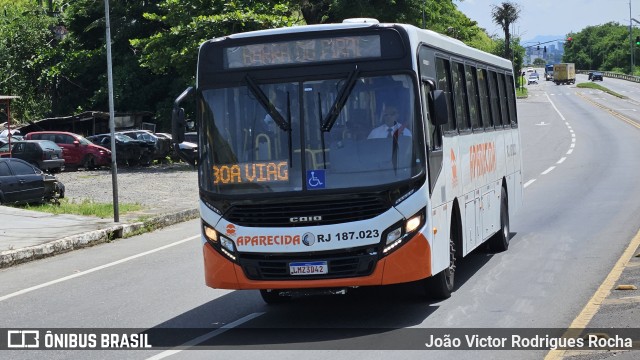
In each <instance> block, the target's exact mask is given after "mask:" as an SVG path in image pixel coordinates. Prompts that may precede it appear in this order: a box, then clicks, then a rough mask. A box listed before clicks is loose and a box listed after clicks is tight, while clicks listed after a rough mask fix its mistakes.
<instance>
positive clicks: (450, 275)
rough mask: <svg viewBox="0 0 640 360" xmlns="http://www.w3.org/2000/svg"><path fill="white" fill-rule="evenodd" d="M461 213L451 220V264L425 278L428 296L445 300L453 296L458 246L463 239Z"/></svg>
mask: <svg viewBox="0 0 640 360" xmlns="http://www.w3.org/2000/svg"><path fill="white" fill-rule="evenodd" d="M459 218H460V217H459V215H457V216H456V217H455V218H454V219H453V220H452V222H451V231H450V232H449V266H448V267H447V268H446V269H444V270H442V271H440V272H439V273H437V274H435V275H433V276H431V277H428V278H426V279H425V290H426V292H427V296H428V297H430V298H432V299H434V300H444V299H448V298H449V297H451V293H452V292H453V288H454V286H455V274H456V255H457V254H458V250H457V246H458V245H459V244H460V243H461V239H462V226H461V224H460V220H459Z"/></svg>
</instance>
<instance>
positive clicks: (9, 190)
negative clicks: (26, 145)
mask: <svg viewBox="0 0 640 360" xmlns="http://www.w3.org/2000/svg"><path fill="white" fill-rule="evenodd" d="M64 192H65V188H64V185H63V184H62V183H61V182H59V181H58V180H57V179H56V178H55V176H53V175H49V174H45V173H43V172H42V170H40V169H38V168H36V167H34V166H33V165H31V164H29V163H28V162H26V161H24V160H21V159H15V158H0V204H25V203H42V202H45V201H49V200H57V199H58V198H63V197H64Z"/></svg>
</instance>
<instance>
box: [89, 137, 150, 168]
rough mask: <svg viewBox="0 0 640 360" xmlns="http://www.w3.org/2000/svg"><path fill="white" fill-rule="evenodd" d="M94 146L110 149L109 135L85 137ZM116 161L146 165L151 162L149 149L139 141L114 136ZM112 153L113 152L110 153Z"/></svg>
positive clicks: (144, 143)
mask: <svg viewBox="0 0 640 360" xmlns="http://www.w3.org/2000/svg"><path fill="white" fill-rule="evenodd" d="M87 139H88V140H90V141H91V142H93V143H94V144H98V145H101V146H104V147H105V148H108V149H109V150H112V149H111V134H98V135H93V136H89V137H87ZM115 139H116V161H117V162H118V164H128V165H139V164H143V165H148V164H149V163H150V162H151V151H152V150H151V148H150V147H149V145H148V144H147V143H146V142H144V141H141V140H135V139H132V138H131V137H129V136H127V135H124V134H118V133H116V134H115ZM112 152H113V151H112Z"/></svg>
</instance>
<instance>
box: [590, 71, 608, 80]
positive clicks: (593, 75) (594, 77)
mask: <svg viewBox="0 0 640 360" xmlns="http://www.w3.org/2000/svg"><path fill="white" fill-rule="evenodd" d="M590 74H591V77H590V78H589V80H591V81H596V80H600V81H603V80H604V79H603V77H602V73H601V72H598V71H594V72H593V73H590Z"/></svg>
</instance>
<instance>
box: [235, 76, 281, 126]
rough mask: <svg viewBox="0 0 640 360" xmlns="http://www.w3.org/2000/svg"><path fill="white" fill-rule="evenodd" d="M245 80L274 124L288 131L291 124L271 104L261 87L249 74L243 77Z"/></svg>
mask: <svg viewBox="0 0 640 360" xmlns="http://www.w3.org/2000/svg"><path fill="white" fill-rule="evenodd" d="M245 81H246V82H247V85H249V89H250V90H251V93H252V94H253V96H255V97H256V99H257V100H258V102H259V103H260V105H262V107H264V109H265V110H267V113H268V114H269V115H270V116H271V118H272V119H273V121H274V122H275V123H276V125H278V127H279V128H280V129H282V130H284V131H289V132H290V131H291V126H290V125H289V123H287V121H286V120H285V119H284V117H283V116H282V115H281V114H280V112H279V111H278V110H277V109H276V107H275V105H273V103H272V102H271V101H269V98H267V95H265V93H264V92H263V91H262V89H260V87H259V86H258V85H257V84H256V83H255V82H254V81H253V79H252V78H251V77H250V76H249V75H247V76H246V77H245Z"/></svg>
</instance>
